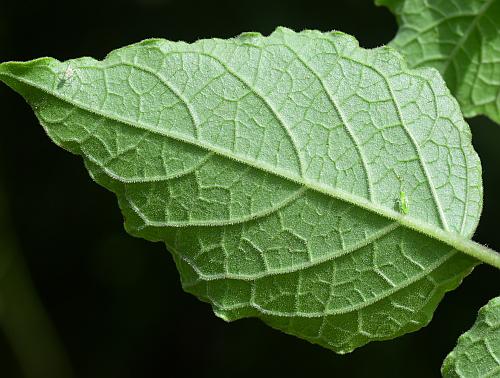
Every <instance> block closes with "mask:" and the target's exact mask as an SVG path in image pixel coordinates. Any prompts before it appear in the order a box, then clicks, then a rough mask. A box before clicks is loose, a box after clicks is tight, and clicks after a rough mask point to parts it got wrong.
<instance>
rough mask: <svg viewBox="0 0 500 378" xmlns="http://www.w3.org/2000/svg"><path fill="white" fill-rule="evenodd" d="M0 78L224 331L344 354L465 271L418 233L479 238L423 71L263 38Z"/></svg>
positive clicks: (298, 41)
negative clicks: (254, 329)
mask: <svg viewBox="0 0 500 378" xmlns="http://www.w3.org/2000/svg"><path fill="white" fill-rule="evenodd" d="M0 79H1V80H3V81H4V82H6V83H7V84H8V85H10V86H11V87H12V88H14V89H15V90H16V91H18V92H19V93H21V94H22V95H23V96H24V97H25V98H26V99H27V100H28V102H29V103H30V104H31V106H32V107H33V109H34V111H35V113H36V115H37V117H38V118H39V120H40V122H41V124H42V125H43V126H44V128H45V129H46V131H47V133H48V135H49V136H50V138H51V139H52V140H53V141H54V142H55V143H57V144H58V145H60V146H62V147H64V148H65V149H67V150H69V151H71V152H73V153H75V154H78V155H81V156H83V158H84V160H85V164H86V166H87V168H88V170H89V172H90V174H91V176H92V177H93V178H94V179H95V180H96V181H97V182H98V183H99V184H101V185H103V186H104V187H106V188H108V189H109V190H111V191H113V192H114V193H116V195H117V197H118V200H119V203H120V207H121V209H122V211H123V214H124V216H125V220H126V222H125V226H126V229H127V230H128V231H129V232H130V233H131V234H133V235H136V236H139V237H143V238H146V239H149V240H154V241H162V242H164V243H165V244H166V245H167V248H168V250H169V251H170V252H171V253H172V254H173V256H174V259H175V262H176V264H177V267H178V269H179V272H180V275H181V280H182V284H183V287H184V289H185V290H187V291H188V292H190V293H192V294H194V295H196V296H197V297H199V298H200V299H202V300H204V301H207V302H209V303H211V304H212V306H213V309H214V311H215V313H216V314H217V315H218V316H220V317H221V318H223V319H226V320H235V319H239V318H243V317H251V316H255V317H259V318H260V319H262V320H263V321H264V322H266V323H267V324H269V325H271V326H272V327H275V328H278V329H280V330H283V331H284V332H287V333H290V334H294V335H297V336H299V337H301V338H304V339H306V340H309V341H311V342H314V343H318V344H321V345H323V346H325V347H327V348H330V349H333V350H335V351H337V352H348V351H351V350H352V349H354V348H356V347H358V346H360V345H363V344H365V343H367V342H369V341H372V340H381V339H387V338H392V337H396V336H398V335H401V334H403V333H406V332H409V331H413V330H416V329H418V328H420V327H422V326H423V325H425V324H427V322H428V321H429V320H430V318H431V316H432V313H433V310H434V309H435V307H436V306H437V303H438V302H439V300H440V299H441V298H442V296H443V294H444V292H445V291H447V290H451V289H453V288H455V287H456V286H457V285H458V284H459V283H460V281H461V280H462V278H463V277H464V276H465V275H466V274H468V273H469V272H470V271H471V269H472V267H473V266H474V264H475V263H476V260H474V259H472V258H470V257H469V256H467V255H465V254H462V253H459V252H457V251H456V250H455V249H454V248H452V247H450V245H449V244H446V243H443V242H442V240H440V239H439V238H438V237H436V235H437V234H436V235H434V234H432V233H433V232H434V231H433V230H435V232H436V233H441V234H442V235H455V236H456V235H458V236H460V235H462V238H463V239H465V238H469V237H470V236H471V235H472V233H473V232H474V230H475V227H476V225H477V222H478V219H479V215H480V212H481V206H482V183H481V167H480V162H479V159H478V157H477V155H476V153H475V152H474V150H473V148H472V145H471V135H470V131H469V127H468V125H467V124H466V123H465V122H464V120H463V118H462V115H461V113H460V109H459V107H458V104H457V102H456V101H455V100H454V98H453V97H452V96H451V95H450V93H449V91H448V89H447V88H446V85H445V83H444V82H443V80H442V79H441V76H440V75H439V74H438V72H437V71H435V70H434V69H418V70H410V69H408V68H407V67H406V66H405V63H404V60H403V59H402V57H401V56H400V55H399V54H398V53H397V52H396V51H395V50H393V49H391V48H385V47H384V48H378V49H374V50H365V49H362V48H360V47H359V46H358V44H357V41H356V40H355V39H354V38H352V37H350V36H348V35H345V34H342V33H320V32H314V31H305V32H301V33H295V32H293V31H291V30H288V29H284V28H279V29H277V30H276V31H275V32H274V33H273V34H272V35H271V36H269V37H262V36H261V35H258V34H255V33H247V34H243V35H241V36H239V37H238V38H234V39H229V40H219V39H212V40H202V41H198V42H196V43H194V44H186V43H182V42H175V43H174V42H168V41H165V40H146V41H143V42H141V43H139V44H136V45H132V46H128V47H125V48H122V49H119V50H115V51H113V52H112V53H111V54H109V56H108V57H106V59H104V60H103V61H96V60H94V59H91V58H81V59H75V60H70V61H67V62H62V63H61V62H59V61H57V60H55V59H51V58H43V59H39V60H35V61H31V62H27V63H5V64H2V65H0ZM402 192H404V193H405V197H404V198H405V205H406V208H407V214H406V213H405V214H402V213H401V212H400V210H399V205H398V200H399V199H400V197H401V193H402ZM425 230H427V231H425ZM431 234H432V235H431ZM441 234H440V235H441Z"/></svg>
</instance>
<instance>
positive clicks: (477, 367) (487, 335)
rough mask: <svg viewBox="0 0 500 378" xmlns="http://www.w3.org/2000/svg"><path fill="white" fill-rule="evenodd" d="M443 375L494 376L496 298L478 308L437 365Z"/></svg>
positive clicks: (499, 313) (499, 339)
mask: <svg viewBox="0 0 500 378" xmlns="http://www.w3.org/2000/svg"><path fill="white" fill-rule="evenodd" d="M441 372H442V374H443V376H444V377H463V378H466V377H496V376H498V374H499V372H500V297H496V298H493V299H492V300H491V301H489V302H488V303H487V304H486V305H485V306H483V307H481V309H480V310H479V313H478V316H477V320H476V322H475V323H474V325H473V326H472V328H471V329H470V330H468V331H467V332H465V333H464V334H463V335H462V336H460V338H459V339H458V343H457V346H456V347H455V349H453V351H452V352H451V353H450V354H449V355H448V357H446V359H445V360H444V363H443V367H442V368H441Z"/></svg>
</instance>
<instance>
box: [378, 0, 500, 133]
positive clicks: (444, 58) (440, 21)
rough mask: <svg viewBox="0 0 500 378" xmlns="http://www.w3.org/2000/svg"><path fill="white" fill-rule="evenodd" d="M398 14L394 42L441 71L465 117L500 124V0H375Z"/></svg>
mask: <svg viewBox="0 0 500 378" xmlns="http://www.w3.org/2000/svg"><path fill="white" fill-rule="evenodd" d="M376 3H377V4H379V5H385V6H387V7H388V8H389V9H390V10H391V11H392V12H394V13H395V15H396V17H397V19H398V24H399V30H398V33H397V34H396V37H395V38H394V40H392V41H391V43H390V45H392V46H393V47H395V48H396V49H398V50H399V51H400V52H402V53H403V54H404V55H405V56H406V58H407V59H408V64H409V66H410V67H421V66H430V67H434V68H436V69H438V70H439V71H440V72H441V74H442V75H443V77H444V79H445V81H446V83H447V84H448V87H449V88H450V90H451V92H452V93H453V94H454V95H455V97H456V98H457V99H458V102H459V103H460V106H461V108H462V111H463V113H464V115H465V116H466V117H473V116H476V115H479V114H484V115H486V116H488V117H490V118H491V119H492V120H494V121H495V122H497V123H500V0H456V1H449V0H438V1H428V0H376Z"/></svg>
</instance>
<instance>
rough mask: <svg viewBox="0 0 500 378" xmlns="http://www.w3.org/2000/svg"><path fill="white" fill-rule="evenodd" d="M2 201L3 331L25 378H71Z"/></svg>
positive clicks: (0, 297) (0, 304)
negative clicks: (7, 220) (17, 244)
mask: <svg viewBox="0 0 500 378" xmlns="http://www.w3.org/2000/svg"><path fill="white" fill-rule="evenodd" d="M1 194H3V193H1V192H0V195H1ZM2 200H3V198H2V197H1V196H0V328H1V330H3V332H4V334H5V336H6V338H7V340H8V342H9V343H10V345H11V347H12V349H13V352H14V354H15V355H16V357H17V359H18V361H19V363H20V367H21V369H22V371H23V373H24V376H25V377H27V378H46V377H50V378H68V377H72V376H73V373H72V370H71V367H70V364H69V361H68V358H67V356H66V353H65V351H64V349H63V347H62V345H61V343H60V341H59V339H58V337H57V335H56V332H55V330H54V328H53V326H52V324H51V322H50V320H49V317H48V315H47V313H46V312H45V310H44V308H43V305H42V303H41V301H40V299H39V298H38V296H37V294H36V290H35V288H34V286H33V283H32V281H31V279H30V276H29V272H28V268H27V267H26V265H25V263H24V259H23V257H22V255H21V254H20V252H19V250H18V248H17V247H16V245H15V242H14V241H13V237H12V233H11V232H10V231H9V227H8V225H7V224H6V223H7V222H6V221H5V218H6V211H5V208H6V206H5V204H4V203H3V201H2Z"/></svg>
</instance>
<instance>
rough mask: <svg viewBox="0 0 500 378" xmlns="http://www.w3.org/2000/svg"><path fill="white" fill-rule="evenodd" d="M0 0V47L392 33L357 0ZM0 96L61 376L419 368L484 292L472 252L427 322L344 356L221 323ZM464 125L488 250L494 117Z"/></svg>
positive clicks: (16, 225)
mask: <svg viewBox="0 0 500 378" xmlns="http://www.w3.org/2000/svg"><path fill="white" fill-rule="evenodd" d="M0 5H1V6H0V61H6V60H28V59H32V58H36V57H41V56H53V57H56V58H58V59H61V60H64V59H68V58H74V57H79V56H84V55H89V56H93V57H95V58H103V57H104V56H105V55H106V54H107V53H108V52H109V51H111V50H113V49H115V48H118V47H121V46H123V45H127V44H130V43H133V42H137V41H139V40H141V39H144V38H150V37H163V38H167V39H170V40H186V41H195V40H196V39H200V38H210V37H221V38H226V37H232V36H234V35H237V34H239V33H240V32H243V31H258V32H261V33H263V34H269V33H270V32H271V31H272V30H274V28H275V27H276V26H278V25H283V26H287V27H290V28H293V29H295V30H301V29H305V28H308V29H319V30H323V31H328V30H332V29H336V30H341V31H344V32H347V33H349V34H352V35H354V36H356V37H357V38H358V40H359V41H360V44H361V46H363V47H376V46H379V45H382V44H385V43H387V42H388V41H389V40H390V39H391V38H392V36H393V35H394V33H395V31H396V23H395V20H394V18H393V16H392V15H391V14H390V13H389V12H388V11H387V10H386V9H385V8H377V7H375V6H374V5H373V4H372V1H371V0H357V1H353V0H344V1H338V0H337V1H333V0H329V1H317V0H309V1H291V0H290V1H287V2H277V1H272V0H267V1H262V0H252V1H234V0H233V1H205V2H200V3H198V2H193V1H187V0H184V1H177V0H176V1H174V0H172V1H166V0H135V1H121V2H119V3H114V2H109V1H105V0H101V1H94V0H92V1H81V2H71V1H68V2H66V3H61V4H58V3H55V2H53V1H39V2H34V1H33V2H25V1H21V0H17V1H12V0H9V1H4V0H0ZM0 99H1V102H0V127H1V131H0V165H1V166H2V167H3V170H2V175H3V176H2V177H1V181H2V185H3V187H4V189H5V193H6V197H7V203H8V206H9V210H8V216H9V221H10V227H11V228H12V230H13V233H12V236H13V238H15V240H16V241H17V244H18V247H19V251H20V252H21V253H22V254H23V255H24V258H25V260H26V263H27V266H28V268H29V272H30V274H31V278H32V280H33V282H34V285H35V287H36V290H37V292H38V295H39V296H40V299H41V301H42V303H43V305H44V307H45V310H46V311H47V313H48V315H49V317H50V319H51V320H52V322H53V324H54V327H55V330H56V332H57V335H58V337H59V338H60V340H61V342H62V345H63V347H64V350H65V351H66V353H67V355H68V357H69V361H70V363H71V365H72V366H73V370H74V372H75V376H76V377H93V378H94V377H95V378H100V377H103V378H104V377H120V378H121V377H123V378H128V377H168V376H195V375H197V376H202V377H205V376H215V375H217V376H219V377H246V376H248V377H250V376H268V375H271V374H274V375H275V376H287V377H295V376H320V375H321V376H323V375H328V376H335V377H336V376H341V377H344V376H345V377H368V376H370V377H402V376H405V377H424V376H425V377H433V376H438V375H439V368H440V366H441V363H442V360H443V358H444V357H445V356H446V354H447V353H448V352H449V351H450V350H451V349H452V348H453V347H454V345H455V343H456V339H457V337H458V336H459V335H460V334H461V333H462V332H464V331H465V330H466V329H468V328H469V327H470V326H471V325H472V323H473V321H474V319H475V317H476V313H477V310H478V309H479V307H481V306H482V305H484V304H485V303H486V302H487V301H488V300H489V299H490V298H492V297H493V296H495V295H498V294H499V291H500V286H499V279H498V278H499V275H498V271H495V269H494V268H491V267H489V266H479V267H478V268H476V269H475V271H474V272H473V273H472V274H471V275H470V276H469V277H468V278H466V279H465V281H464V282H463V284H462V285H461V286H460V287H459V288H458V289H457V290H455V291H454V292H452V293H449V294H447V295H446V297H445V298H444V300H443V302H442V303H441V304H440V306H439V307H438V309H437V311H436V312H435V316H434V319H433V321H432V322H431V324H430V325H429V326H428V327H426V328H424V329H422V330H420V331H419V332H416V333H412V334H408V335H406V336H404V337H400V338H398V339H395V340H392V341H385V342H374V343H371V344H368V345H367V346H364V347H362V348H360V349H358V350H356V351H355V352H353V353H351V354H349V355H344V356H340V355H336V354H334V353H333V352H331V351H328V350H326V349H323V348H321V347H319V346H316V345H313V344H310V343H308V342H306V341H303V340H300V339H297V338H294V337H291V336H287V335H285V334H282V333H280V332H278V331H274V330H272V329H270V328H268V327H267V326H265V325H264V324H263V323H261V322H260V321H258V320H255V319H245V320H240V321H237V322H235V323H231V324H226V323H225V322H223V321H222V320H220V319H218V318H216V317H215V315H213V313H212V311H211V309H210V306H209V305H207V304H205V303H202V302H199V301H198V300H197V299H196V298H194V297H192V296H191V295H189V294H186V293H184V292H183V291H182V289H181V287H180V284H179V278H178V274H177V271H176V269H175V266H174V264H173V262H172V260H171V258H170V255H169V253H168V252H167V251H166V250H165V248H164V246H163V245H161V244H158V243H156V244H155V243H150V242H146V241H144V240H140V239H134V238H132V237H130V236H128V235H127V234H126V233H125V231H124V230H123V228H122V223H123V220H122V217H121V214H120V212H119V209H118V206H117V203H116V200H115V198H114V196H113V195H112V194H111V193H109V192H107V191H106V190H104V189H103V188H101V187H99V186H97V185H96V184H94V183H93V182H92V181H91V180H90V179H89V177H88V175H87V172H86V170H85V169H84V166H83V164H82V162H81V160H80V158H78V157H76V156H72V155H70V154H68V153H67V152H65V151H63V150H62V149H59V148H58V147H56V146H55V145H53V144H52V143H51V142H50V141H49V139H48V138H47V137H46V136H45V134H44V132H43V130H42V128H41V127H40V126H39V125H38V123H37V121H36V119H35V117H34V115H33V113H32V111H31V110H30V108H29V107H28V106H27V105H26V103H25V102H24V100H23V99H22V98H21V97H19V96H18V95H16V94H15V93H14V92H12V91H10V90H9V89H8V88H7V87H6V86H4V85H0ZM470 125H471V128H472V130H473V138H474V140H473V142H474V145H475V147H476V149H477V151H478V152H479V154H480V156H481V159H482V163H483V171H484V185H485V208H484V211H483V216H482V219H481V224H480V226H479V229H478V231H477V233H476V235H475V239H476V240H477V241H479V242H482V243H485V244H488V245H489V246H491V247H493V248H496V249H497V250H498V249H500V232H498V231H499V228H498V220H499V219H500V204H499V199H498V196H497V195H496V191H498V188H499V187H500V169H498V161H500V151H499V149H498V147H497V146H498V144H499V143H500V127H499V126H498V125H495V124H494V123H492V122H491V121H489V120H487V119H484V118H476V119H472V120H470ZM0 284H1V281H0ZM0 302H1V298H0ZM5 305H8V303H6V304H5ZM28 336H29V335H28ZM11 342H12V341H9V339H8V338H7V337H4V335H3V334H2V332H1V331H0V376H1V377H23V373H22V368H21V367H22V364H23V363H24V362H23V361H18V359H17V358H16V357H15V355H14V353H13V352H12V348H11ZM30 342H31V343H34V344H33V345H36V343H38V342H40V340H39V339H36V338H35V337H33V338H32V339H31V340H30ZM48 378H50V377H48Z"/></svg>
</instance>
